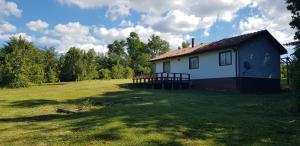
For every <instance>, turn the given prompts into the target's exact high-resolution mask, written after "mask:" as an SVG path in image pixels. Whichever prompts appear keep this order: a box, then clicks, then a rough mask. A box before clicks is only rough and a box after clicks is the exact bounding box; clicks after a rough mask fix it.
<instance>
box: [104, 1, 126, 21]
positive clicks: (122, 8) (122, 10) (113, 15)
mask: <svg viewBox="0 0 300 146" xmlns="http://www.w3.org/2000/svg"><path fill="white" fill-rule="evenodd" d="M129 13H130V8H129V7H128V6H127V5H113V6H109V9H108V11H107V12H106V15H105V16H106V17H108V18H110V19H111V20H113V21H114V20H117V19H118V18H119V17H126V16H128V15H129Z"/></svg>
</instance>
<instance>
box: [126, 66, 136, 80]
mask: <svg viewBox="0 0 300 146" xmlns="http://www.w3.org/2000/svg"><path fill="white" fill-rule="evenodd" d="M133 75H134V71H133V69H131V68H130V67H126V68H125V73H124V78H125V79H131V78H132V77H133Z"/></svg>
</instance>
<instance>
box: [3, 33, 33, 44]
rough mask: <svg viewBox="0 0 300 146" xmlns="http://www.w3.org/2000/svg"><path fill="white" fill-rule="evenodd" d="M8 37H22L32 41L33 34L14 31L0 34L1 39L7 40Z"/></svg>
mask: <svg viewBox="0 0 300 146" xmlns="http://www.w3.org/2000/svg"><path fill="white" fill-rule="evenodd" d="M10 37H22V38H25V39H26V40H28V41H29V42H33V41H34V40H35V38H34V37H33V36H30V35H28V34H26V33H24V32H21V33H15V34H0V40H1V41H8V40H9V38H10Z"/></svg>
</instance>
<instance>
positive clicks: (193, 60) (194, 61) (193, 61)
mask: <svg viewBox="0 0 300 146" xmlns="http://www.w3.org/2000/svg"><path fill="white" fill-rule="evenodd" d="M189 68H190V69H198V68H199V57H198V56H196V57H190V58H189Z"/></svg>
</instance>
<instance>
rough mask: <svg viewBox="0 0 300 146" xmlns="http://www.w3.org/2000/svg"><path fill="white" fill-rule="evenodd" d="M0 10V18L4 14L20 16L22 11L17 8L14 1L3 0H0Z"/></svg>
mask: <svg viewBox="0 0 300 146" xmlns="http://www.w3.org/2000/svg"><path fill="white" fill-rule="evenodd" d="M0 10H1V11H0V18H2V17H4V16H16V17H20V16H21V13H22V10H20V9H19V8H18V6H17V4H16V3H14V2H7V1H5V0H0Z"/></svg>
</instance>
